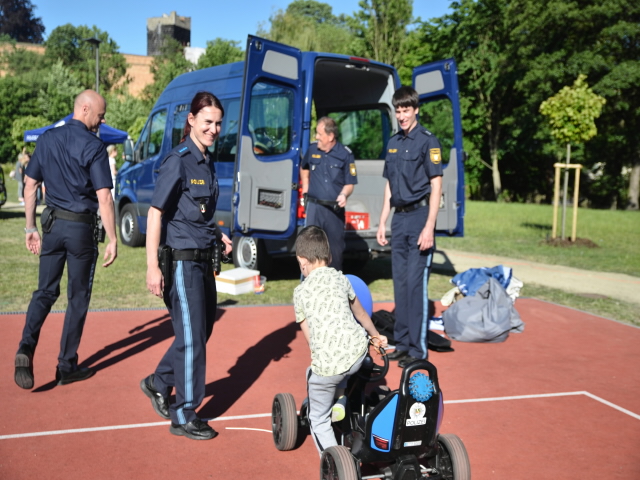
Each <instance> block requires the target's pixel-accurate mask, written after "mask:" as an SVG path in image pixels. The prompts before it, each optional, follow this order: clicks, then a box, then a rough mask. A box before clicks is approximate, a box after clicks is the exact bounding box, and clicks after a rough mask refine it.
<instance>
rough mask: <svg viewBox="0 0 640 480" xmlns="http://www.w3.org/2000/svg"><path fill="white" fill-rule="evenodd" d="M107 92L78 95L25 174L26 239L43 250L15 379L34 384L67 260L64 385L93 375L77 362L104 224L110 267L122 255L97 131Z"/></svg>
mask: <svg viewBox="0 0 640 480" xmlns="http://www.w3.org/2000/svg"><path fill="white" fill-rule="evenodd" d="M106 108H107V106H106V103H105V100H104V98H102V96H100V95H99V94H98V93H96V92H94V91H93V90H85V91H84V92H82V93H80V94H79V95H78V96H77V97H76V99H75V102H74V106H73V118H72V119H71V120H70V121H69V122H68V123H67V124H66V125H64V126H61V127H58V128H52V129H51V130H49V131H47V132H45V133H44V134H43V135H42V136H40V138H39V139H38V143H37V145H36V150H35V152H34V153H33V157H32V159H31V161H30V162H29V165H28V166H27V171H26V181H25V195H24V197H25V217H26V228H25V230H24V231H25V234H26V246H27V249H28V250H29V251H30V252H31V253H33V254H34V255H38V254H40V269H39V279H38V289H37V290H36V291H35V292H34V293H33V297H32V298H31V302H30V303H29V308H28V310H27V318H26V322H25V327H24V330H23V332H22V339H21V340H20V345H19V348H18V352H17V354H16V357H15V374H14V379H15V382H16V384H17V385H18V386H19V387H21V388H25V389H30V388H33V384H34V378H33V355H34V353H35V350H36V346H37V345H38V339H39V337H40V330H41V329H42V325H43V324H44V321H45V319H46V318H47V315H48V314H49V312H50V311H51V307H52V306H53V304H54V303H55V301H56V300H57V298H58V296H59V295H60V279H61V278H62V273H63V271H64V266H65V263H66V264H67V272H68V273H67V275H68V279H69V281H68V287H67V297H68V300H69V303H68V305H67V311H66V313H65V317H64V327H63V329H62V339H61V341H60V354H59V356H58V366H57V368H56V381H57V382H58V385H66V384H69V383H73V382H77V381H80V380H86V379H87V378H89V377H91V376H92V375H93V373H94V372H93V370H91V369H90V368H79V367H78V354H77V351H78V346H79V345H80V339H81V337H82V330H83V328H84V323H85V319H86V317H87V311H88V310H89V301H90V300H91V287H92V285H93V275H94V272H95V265H96V261H97V258H98V245H97V244H98V237H100V236H101V230H102V227H101V226H100V225H99V223H98V221H97V215H96V213H97V211H98V208H99V209H100V215H101V220H102V223H103V225H104V228H105V229H106V234H107V236H108V238H109V243H108V244H107V247H106V249H105V254H104V260H105V262H104V263H103V264H102V266H103V267H108V266H109V265H111V264H112V263H113V261H114V260H115V259H116V256H117V238H116V227H115V214H114V208H113V198H112V196H111V188H112V186H113V185H112V183H111V173H110V172H109V159H108V157H107V151H106V149H105V145H104V143H102V141H101V140H100V139H99V138H97V137H96V136H95V135H94V133H96V132H97V131H98V129H99V127H100V124H102V123H104V115H105V112H106ZM43 181H44V182H46V184H47V197H46V203H47V207H46V208H45V209H44V211H43V212H42V215H41V221H42V232H43V236H42V237H40V232H39V231H38V227H37V226H36V192H37V190H38V187H39V186H40V184H41V183H42V182H43Z"/></svg>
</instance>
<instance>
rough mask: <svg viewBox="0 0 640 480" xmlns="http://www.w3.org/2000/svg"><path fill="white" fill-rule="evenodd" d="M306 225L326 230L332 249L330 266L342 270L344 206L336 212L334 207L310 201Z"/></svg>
mask: <svg viewBox="0 0 640 480" xmlns="http://www.w3.org/2000/svg"><path fill="white" fill-rule="evenodd" d="M305 225H306V226H310V225H315V226H317V227H320V228H321V229H323V230H324V233H326V234H327V239H328V240H329V249H330V250H331V263H330V264H329V266H330V267H332V268H335V269H336V270H342V255H343V253H344V208H341V209H340V210H338V211H337V212H334V211H333V209H332V208H330V207H326V206H324V205H318V204H317V203H312V202H309V204H308V205H307V222H306V224H305Z"/></svg>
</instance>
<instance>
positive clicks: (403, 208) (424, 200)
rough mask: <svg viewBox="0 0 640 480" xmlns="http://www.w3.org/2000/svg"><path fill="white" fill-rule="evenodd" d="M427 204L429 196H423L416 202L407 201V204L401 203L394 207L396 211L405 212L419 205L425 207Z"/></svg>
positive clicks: (417, 207) (411, 210)
mask: <svg viewBox="0 0 640 480" xmlns="http://www.w3.org/2000/svg"><path fill="white" fill-rule="evenodd" d="M427 205H429V197H423V198H421V199H420V200H418V201H417V202H413V203H409V204H407V205H402V206H401V207H395V209H396V213H406V212H413V211H414V210H417V209H419V208H421V207H426V206H427Z"/></svg>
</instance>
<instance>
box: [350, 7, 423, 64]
mask: <svg viewBox="0 0 640 480" xmlns="http://www.w3.org/2000/svg"><path fill="white" fill-rule="evenodd" d="M358 5H359V6H360V10H359V11H358V12H356V13H355V15H354V18H353V19H352V20H351V22H350V23H351V27H352V28H353V30H354V32H355V35H356V37H357V38H358V40H359V47H360V49H361V52H362V53H361V55H363V56H365V57H368V58H372V59H374V60H377V61H379V62H383V63H388V64H390V65H399V64H400V63H401V61H402V58H403V57H404V53H405V51H406V50H405V41H404V40H405V38H406V36H407V27H408V26H409V25H410V24H411V23H412V18H413V17H412V16H413V0H360V2H359V4H358Z"/></svg>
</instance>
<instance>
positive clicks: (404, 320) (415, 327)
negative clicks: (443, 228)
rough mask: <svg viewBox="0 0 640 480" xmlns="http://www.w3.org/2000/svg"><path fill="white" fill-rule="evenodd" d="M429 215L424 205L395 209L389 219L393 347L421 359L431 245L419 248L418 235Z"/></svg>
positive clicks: (427, 319)
mask: <svg viewBox="0 0 640 480" xmlns="http://www.w3.org/2000/svg"><path fill="white" fill-rule="evenodd" d="M428 215H429V207H428V206H426V207H421V208H418V209H416V210H413V211H412V212H404V213H394V214H393V219H392V220H391V271H392V274H393V295H394V298H395V302H396V310H395V317H396V319H395V320H396V323H395V326H394V328H393V335H394V337H395V342H396V349H397V350H402V351H405V352H408V353H409V355H411V356H412V357H414V358H422V359H424V358H427V356H428V351H427V335H428V331H429V330H428V326H429V323H428V322H429V318H428V317H429V313H428V312H429V300H428V287H429V273H430V272H431V260H432V258H433V250H434V249H433V247H432V248H430V249H429V250H425V251H420V249H419V248H418V237H419V236H420V232H422V229H423V228H424V226H425V224H426V223H427V217H428Z"/></svg>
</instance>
